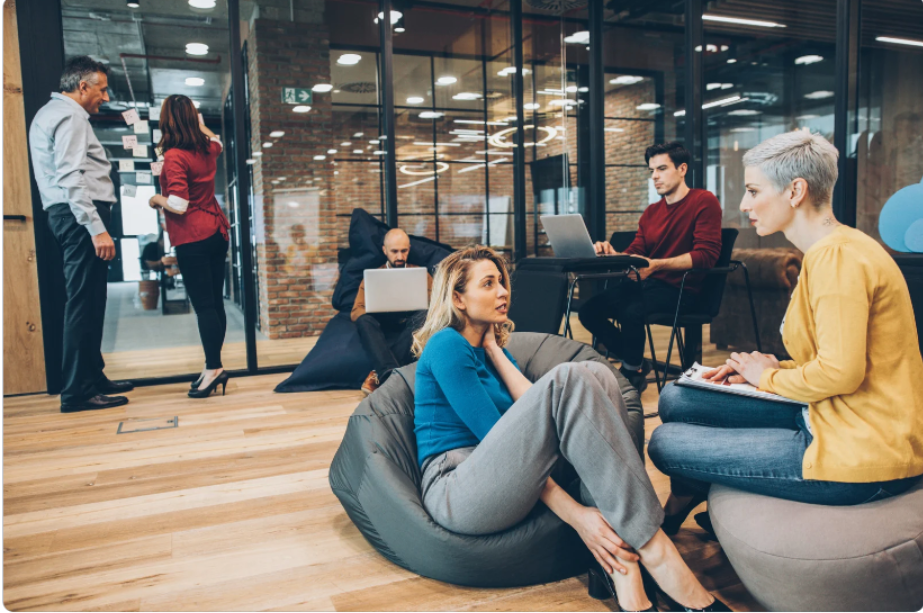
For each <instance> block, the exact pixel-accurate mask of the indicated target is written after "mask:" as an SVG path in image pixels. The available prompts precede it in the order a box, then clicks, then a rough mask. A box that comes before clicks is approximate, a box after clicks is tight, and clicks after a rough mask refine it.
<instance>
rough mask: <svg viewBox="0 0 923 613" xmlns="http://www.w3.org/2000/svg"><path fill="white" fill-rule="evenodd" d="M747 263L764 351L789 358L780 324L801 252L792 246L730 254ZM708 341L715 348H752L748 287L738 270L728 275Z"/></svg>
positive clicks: (754, 347) (745, 250) (741, 250)
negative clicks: (722, 298) (783, 343)
mask: <svg viewBox="0 0 923 613" xmlns="http://www.w3.org/2000/svg"><path fill="white" fill-rule="evenodd" d="M731 258H732V259H734V260H740V261H741V262H743V263H744V264H745V265H746V266H747V270H748V271H749V273H750V287H751V288H752V290H753V306H754V309H755V310H756V320H757V324H758V326H759V331H760V341H761V342H762V345H763V351H764V352H765V353H772V354H775V355H776V356H778V357H780V358H781V357H788V354H787V353H786V352H785V347H784V346H783V345H782V334H781V333H780V331H779V327H780V326H781V324H782V319H783V317H785V311H786V309H787V308H788V303H789V300H790V298H791V295H792V290H794V288H795V284H796V283H798V275H799V274H800V273H801V260H802V253H801V252H800V251H798V250H797V249H794V248H785V247H781V248H770V249H766V248H764V249H735V250H734V252H733V255H732V256H731ZM711 342H712V343H714V344H715V345H717V347H718V349H722V350H724V349H729V348H731V349H734V350H735V351H755V350H756V339H755V338H754V335H753V320H752V319H751V317H750V305H749V303H748V300H747V287H746V285H745V284H744V276H743V274H741V273H740V272H737V273H735V274H732V275H728V280H727V286H726V287H725V289H724V300H723V301H722V303H721V311H720V312H719V313H718V316H717V317H715V319H714V320H713V321H712V324H711Z"/></svg>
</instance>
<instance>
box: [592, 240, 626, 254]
mask: <svg viewBox="0 0 923 613" xmlns="http://www.w3.org/2000/svg"><path fill="white" fill-rule="evenodd" d="M584 244H586V243H584ZM593 248H594V249H595V250H596V255H618V254H619V252H618V251H616V250H615V248H614V247H612V245H610V244H609V241H599V242H598V243H594V244H593Z"/></svg>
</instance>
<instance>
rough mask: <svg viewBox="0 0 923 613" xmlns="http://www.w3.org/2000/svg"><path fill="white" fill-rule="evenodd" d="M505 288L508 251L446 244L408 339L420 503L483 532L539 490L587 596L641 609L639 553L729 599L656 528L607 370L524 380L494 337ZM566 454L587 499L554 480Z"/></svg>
mask: <svg viewBox="0 0 923 613" xmlns="http://www.w3.org/2000/svg"><path fill="white" fill-rule="evenodd" d="M509 298H510V283H509V277H508V275H507V271H506V266H505V264H504V262H503V259H502V258H501V257H500V256H499V255H498V254H497V253H496V252H494V251H493V250H491V249H489V248H487V247H470V248H468V249H463V250H461V251H458V252H456V253H453V254H452V255H450V256H449V257H448V258H446V259H445V260H444V261H443V262H442V263H441V264H440V265H439V268H438V269H437V271H436V277H435V280H434V283H433V292H432V302H431V304H430V308H429V312H428V313H427V318H426V323H425V324H424V325H423V327H422V328H421V329H420V330H419V331H417V333H416V334H415V335H414V346H413V351H414V354H415V355H417V356H418V357H419V358H420V361H419V364H418V365H417V371H416V390H415V398H416V400H415V403H416V406H415V417H414V431H415V433H416V437H417V449H418V460H419V462H420V466H421V469H422V471H423V480H422V489H423V504H424V506H425V508H426V510H427V511H428V512H429V514H430V515H431V516H432V517H433V519H434V520H436V521H437V522H438V523H439V524H440V525H442V526H443V527H445V528H446V529H448V530H451V531H453V532H458V533H461V534H491V533H494V532H498V531H501V530H505V529H507V528H509V527H511V526H513V525H515V524H516V523H518V522H519V521H521V520H522V519H523V518H525V516H526V515H528V514H529V512H530V511H531V510H532V508H533V507H534V506H535V504H536V503H537V502H538V501H539V500H541V501H542V502H544V503H545V504H546V505H547V506H548V507H549V508H550V509H551V510H552V511H553V512H554V513H555V514H556V515H557V516H558V517H560V518H561V519H562V520H563V521H565V522H567V523H568V524H569V525H570V526H572V527H573V528H574V529H575V530H576V531H577V533H578V534H579V535H580V537H581V538H582V539H583V541H584V542H585V543H586V545H587V547H588V548H589V549H590V551H591V552H592V553H593V556H594V557H595V558H596V560H597V562H598V563H599V566H598V567H596V568H593V569H591V570H590V581H591V593H594V594H593V595H601V592H602V591H603V590H604V591H606V592H608V594H609V595H615V594H616V592H617V595H618V601H619V604H620V605H621V607H622V608H623V609H624V610H632V611H638V610H646V609H648V608H650V607H651V602H650V600H649V599H648V597H647V595H646V594H645V591H644V585H643V583H642V577H641V569H640V566H639V564H640V565H643V566H644V567H645V568H646V569H647V571H648V572H649V573H650V575H651V576H652V577H653V579H654V580H655V581H656V582H657V583H658V584H659V586H660V587H661V589H662V590H663V591H664V592H665V593H666V595H668V596H669V597H671V599H673V600H675V601H676V602H677V603H681V605H679V606H680V607H682V608H681V610H682V609H685V610H691V611H694V610H703V611H728V610H729V609H728V608H727V607H726V606H725V605H724V604H723V603H722V602H721V601H719V600H717V599H715V598H714V597H713V596H712V595H711V594H709V593H708V591H707V590H705V588H704V587H702V585H701V583H699V581H698V580H697V579H696V577H695V575H694V574H693V573H692V571H691V570H689V568H688V567H687V566H686V564H685V562H683V559H682V558H681V557H680V555H679V552H678V551H677V550H676V547H675V546H674V545H673V543H672V541H671V540H670V539H669V538H668V537H667V536H666V535H665V534H664V533H663V531H662V530H660V524H661V522H662V521H663V510H662V508H661V506H660V502H659V501H658V499H657V496H656V494H655V493H654V489H653V487H652V486H651V482H650V480H649V479H648V477H647V473H646V472H645V470H644V464H643V462H642V461H641V458H640V457H639V456H638V452H637V447H636V446H635V443H634V441H633V440H632V436H631V434H630V431H629V428H628V413H627V411H626V409H625V403H624V400H623V399H622V395H621V393H620V391H619V386H618V382H617V381H616V379H615V376H614V375H613V374H612V371H611V370H609V369H608V368H607V367H606V366H604V365H603V364H600V363H597V362H580V363H566V364H562V365H560V366H558V367H556V368H554V369H553V370H552V371H551V372H549V373H548V374H547V375H545V376H544V377H542V378H541V379H539V380H538V381H536V382H535V383H532V382H531V381H529V380H528V379H527V378H526V377H525V376H524V375H523V374H522V373H521V372H520V370H519V366H518V365H517V364H516V361H515V360H514V359H513V357H512V356H511V355H510V353H509V352H508V351H506V350H505V349H503V346H504V345H505V344H506V342H507V340H508V339H509V336H510V333H511V332H512V330H513V322H511V321H510V320H509V318H508V317H507V310H508V309H509V302H510V301H509ZM562 458H563V459H565V460H567V461H568V462H570V464H571V465H573V467H574V468H575V469H576V470H577V473H578V474H579V475H580V479H581V482H582V484H583V487H582V491H581V498H582V499H583V500H584V502H586V503H587V504H586V505H584V504H581V503H580V502H577V501H576V500H574V498H572V497H571V496H570V494H568V493H567V492H566V491H565V490H564V489H563V488H561V487H560V486H559V485H558V484H557V483H555V482H554V480H553V479H552V478H551V476H550V475H551V472H552V469H553V468H554V466H555V464H556V463H557V462H558V461H559V460H560V459H562ZM594 588H595V589H594Z"/></svg>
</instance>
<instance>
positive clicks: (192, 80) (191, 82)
mask: <svg viewBox="0 0 923 613" xmlns="http://www.w3.org/2000/svg"><path fill="white" fill-rule="evenodd" d="M186 85H188V86H189V87H201V86H202V85H205V79H201V78H199V77H186Z"/></svg>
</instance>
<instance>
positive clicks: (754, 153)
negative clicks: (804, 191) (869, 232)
mask: <svg viewBox="0 0 923 613" xmlns="http://www.w3.org/2000/svg"><path fill="white" fill-rule="evenodd" d="M838 157H839V152H838V151H837V150H836V147H834V146H833V145H831V144H830V142H829V141H828V140H827V139H825V138H824V137H823V136H821V135H820V134H811V133H810V132H805V131H803V130H795V131H794V132H786V133H784V134H778V135H776V136H773V137H772V138H770V139H768V140H765V141H763V142H762V143H760V144H759V145H757V146H756V147H754V148H753V149H751V150H750V151H748V152H747V153H746V154H745V155H744V158H743V162H744V166H750V167H753V166H756V167H758V168H759V169H760V170H761V171H762V172H763V174H764V175H766V177H767V178H768V179H769V180H770V181H772V184H773V185H774V186H775V187H776V189H778V190H779V191H782V190H783V189H785V188H786V187H788V186H789V185H791V183H792V181H794V180H795V179H804V180H805V182H806V183H807V184H808V197H809V198H810V199H811V202H812V203H813V204H814V206H815V207H822V206H824V205H826V204H829V203H830V202H831V200H832V197H833V186H834V185H835V184H836V179H837V158H838Z"/></svg>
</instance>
